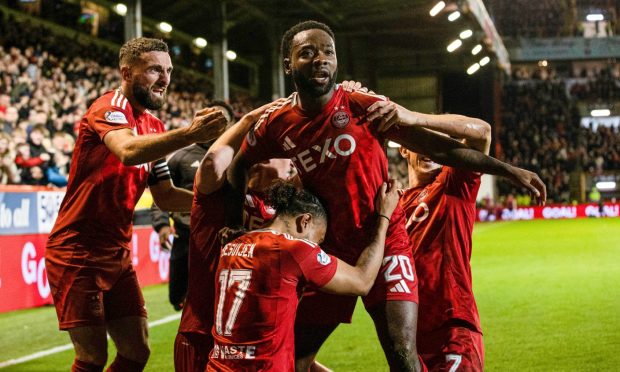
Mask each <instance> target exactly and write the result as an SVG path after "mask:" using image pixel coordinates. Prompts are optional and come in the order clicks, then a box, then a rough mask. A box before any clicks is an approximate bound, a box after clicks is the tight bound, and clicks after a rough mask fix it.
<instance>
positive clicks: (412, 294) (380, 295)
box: [296, 235, 418, 325]
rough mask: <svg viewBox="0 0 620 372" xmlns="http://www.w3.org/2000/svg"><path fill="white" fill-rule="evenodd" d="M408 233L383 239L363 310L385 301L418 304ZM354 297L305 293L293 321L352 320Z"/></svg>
mask: <svg viewBox="0 0 620 372" xmlns="http://www.w3.org/2000/svg"><path fill="white" fill-rule="evenodd" d="M408 244H409V240H408V239H407V236H404V237H402V236H395V235H390V236H388V238H387V239H386V242H385V254H384V256H383V265H382V266H381V269H380V270H379V275H378V276H377V279H376V280H375V284H374V285H373V286H372V288H371V289H370V292H368V295H366V296H364V297H363V298H362V299H363V301H364V306H365V307H366V309H371V308H373V307H374V306H375V305H377V304H380V303H382V302H385V301H411V302H415V303H418V280H417V279H416V274H415V266H414V264H413V256H412V252H411V249H409V246H408ZM356 302H357V297H355V296H341V295H333V294H329V293H324V292H320V291H315V290H312V291H307V292H304V294H303V297H302V299H301V301H300V302H299V307H298V308H297V318H296V322H297V323H301V324H322V325H326V324H337V323H351V317H352V316H353V310H354V309H355V304H356Z"/></svg>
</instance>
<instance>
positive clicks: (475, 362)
mask: <svg viewBox="0 0 620 372" xmlns="http://www.w3.org/2000/svg"><path fill="white" fill-rule="evenodd" d="M417 346H418V353H419V354H420V356H421V357H422V360H423V361H424V364H426V367H427V368H428V370H429V371H430V372H440V371H446V372H447V371H450V372H454V371H458V372H461V371H467V372H478V371H482V370H483V367H484V344H483V342H482V334H481V333H479V332H476V331H472V330H471V329H469V328H466V327H445V328H441V329H439V330H437V331H434V332H429V333H425V334H420V333H418V337H417Z"/></svg>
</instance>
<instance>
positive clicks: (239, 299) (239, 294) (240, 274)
mask: <svg viewBox="0 0 620 372" xmlns="http://www.w3.org/2000/svg"><path fill="white" fill-rule="evenodd" d="M251 278H252V270H247V269H232V270H228V269H222V271H220V275H219V283H220V298H219V301H218V303H217V312H216V314H215V330H216V332H217V333H218V334H219V335H224V336H230V335H231V334H232V328H233V326H234V325H235V320H236V319H237V315H238V314H239V309H240V308H241V304H242V303H243V299H244V298H245V291H247V290H248V287H249V286H250V279H251ZM236 282H238V283H239V285H238V286H237V288H236V291H234V292H235V293H233V294H234V296H235V299H234V300H233V303H232V307H231V308H230V310H229V312H228V320H226V324H225V325H224V327H222V318H223V314H222V313H223V312H224V302H225V301H226V294H227V292H228V290H229V289H230V288H231V287H233V286H234V285H235V283H236ZM231 292H232V291H231Z"/></svg>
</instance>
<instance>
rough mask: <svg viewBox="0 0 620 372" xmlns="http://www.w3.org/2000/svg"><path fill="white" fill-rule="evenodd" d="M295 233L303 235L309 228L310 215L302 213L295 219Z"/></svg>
mask: <svg viewBox="0 0 620 372" xmlns="http://www.w3.org/2000/svg"><path fill="white" fill-rule="evenodd" d="M295 222H296V224H297V231H298V232H299V233H305V232H306V231H308V228H309V227H310V223H311V222H312V215H311V214H310V213H302V214H300V215H299V216H297V218H296V221H295Z"/></svg>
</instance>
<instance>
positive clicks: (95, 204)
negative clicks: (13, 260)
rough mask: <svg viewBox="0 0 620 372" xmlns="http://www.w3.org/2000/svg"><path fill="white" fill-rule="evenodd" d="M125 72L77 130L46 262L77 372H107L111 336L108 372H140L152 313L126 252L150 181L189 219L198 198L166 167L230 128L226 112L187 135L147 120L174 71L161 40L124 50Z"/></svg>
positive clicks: (212, 114) (201, 118)
mask: <svg viewBox="0 0 620 372" xmlns="http://www.w3.org/2000/svg"><path fill="white" fill-rule="evenodd" d="M119 65H120V72H121V77H122V84H121V87H120V88H119V89H117V90H114V91H111V92H108V93H106V94H104V95H103V96H101V97H99V98H98V99H97V100H96V101H95V102H94V103H93V104H92V105H91V107H90V108H89V110H88V112H87V113H86V115H85V116H84V117H83V118H82V121H81V122H80V127H79V136H78V140H77V142H76V145H75V150H74V152H73V160H72V161H71V170H70V175H69V185H68V186H67V193H66V195H65V198H64V199H63V202H62V204H61V206H60V211H59V214H58V218H57V220H56V224H55V225H54V228H53V230H52V232H51V234H50V237H49V240H48V242H47V249H46V252H45V260H46V268H47V275H48V279H49V283H50V287H51V289H52V295H53V299H54V304H55V306H56V312H57V315H58V321H59V326H60V329H61V330H67V331H68V332H69V335H70V337H71V341H72V342H73V345H74V349H75V353H76V357H75V361H74V363H73V366H72V370H73V371H102V370H103V368H104V365H105V363H106V360H107V340H106V331H107V333H109V334H110V337H111V338H112V340H113V341H114V343H115V345H116V349H117V351H118V352H117V355H116V359H115V360H114V362H113V363H112V364H111V366H110V368H109V370H110V371H121V370H122V371H128V370H131V371H141V370H142V369H143V368H144V366H145V364H146V361H147V359H148V356H149V348H148V342H147V322H146V309H145V308H144V299H143V297H142V293H141V291H140V287H139V286H138V281H137V278H136V273H135V271H134V270H133V268H132V265H131V251H130V248H129V243H130V240H131V235H132V233H131V221H132V217H133V210H134V207H135V204H136V202H137V201H138V199H139V198H140V195H141V194H142V192H143V191H144V188H145V186H146V184H147V177H148V179H149V181H148V183H149V186H150V189H151V192H152V194H153V197H154V198H155V201H156V202H157V203H158V205H159V206H160V207H161V208H162V209H165V210H173V211H180V210H188V209H189V208H190V206H191V201H192V194H191V192H189V191H187V190H181V189H177V188H175V187H174V186H173V185H172V183H171V182H170V176H169V172H168V170H167V165H166V163H165V160H163V159H162V158H163V157H164V156H165V155H166V154H168V153H170V152H172V151H174V150H177V149H179V148H181V147H184V146H188V145H190V144H191V143H193V142H195V141H198V142H206V141H209V140H212V139H213V138H215V137H216V136H217V135H218V134H219V133H220V131H221V130H222V129H223V128H224V126H225V123H226V120H225V119H224V116H223V115H222V114H221V112H220V111H212V110H211V109H207V110H203V111H200V112H198V113H197V115H196V117H195V118H194V120H193V122H192V123H191V125H190V126H189V127H186V128H183V129H176V130H172V131H169V132H166V133H162V132H164V126H163V124H162V123H161V121H159V120H158V119H157V118H155V117H154V116H153V115H152V114H151V113H150V112H149V111H148V110H154V109H158V108H160V107H161V106H162V105H163V104H164V102H165V97H166V88H167V87H168V84H169V83H170V73H171V71H172V64H171V61H170V56H169V54H168V47H167V45H166V44H165V43H164V42H162V41H161V40H156V39H148V38H137V39H133V40H130V41H128V42H127V43H125V44H124V45H123V46H122V47H121V50H120V55H119ZM157 159H160V160H159V161H157V162H156V163H155V165H154V166H151V164H149V162H153V161H156V160H157ZM151 169H152V172H151V175H149V171H150V170H151Z"/></svg>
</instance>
